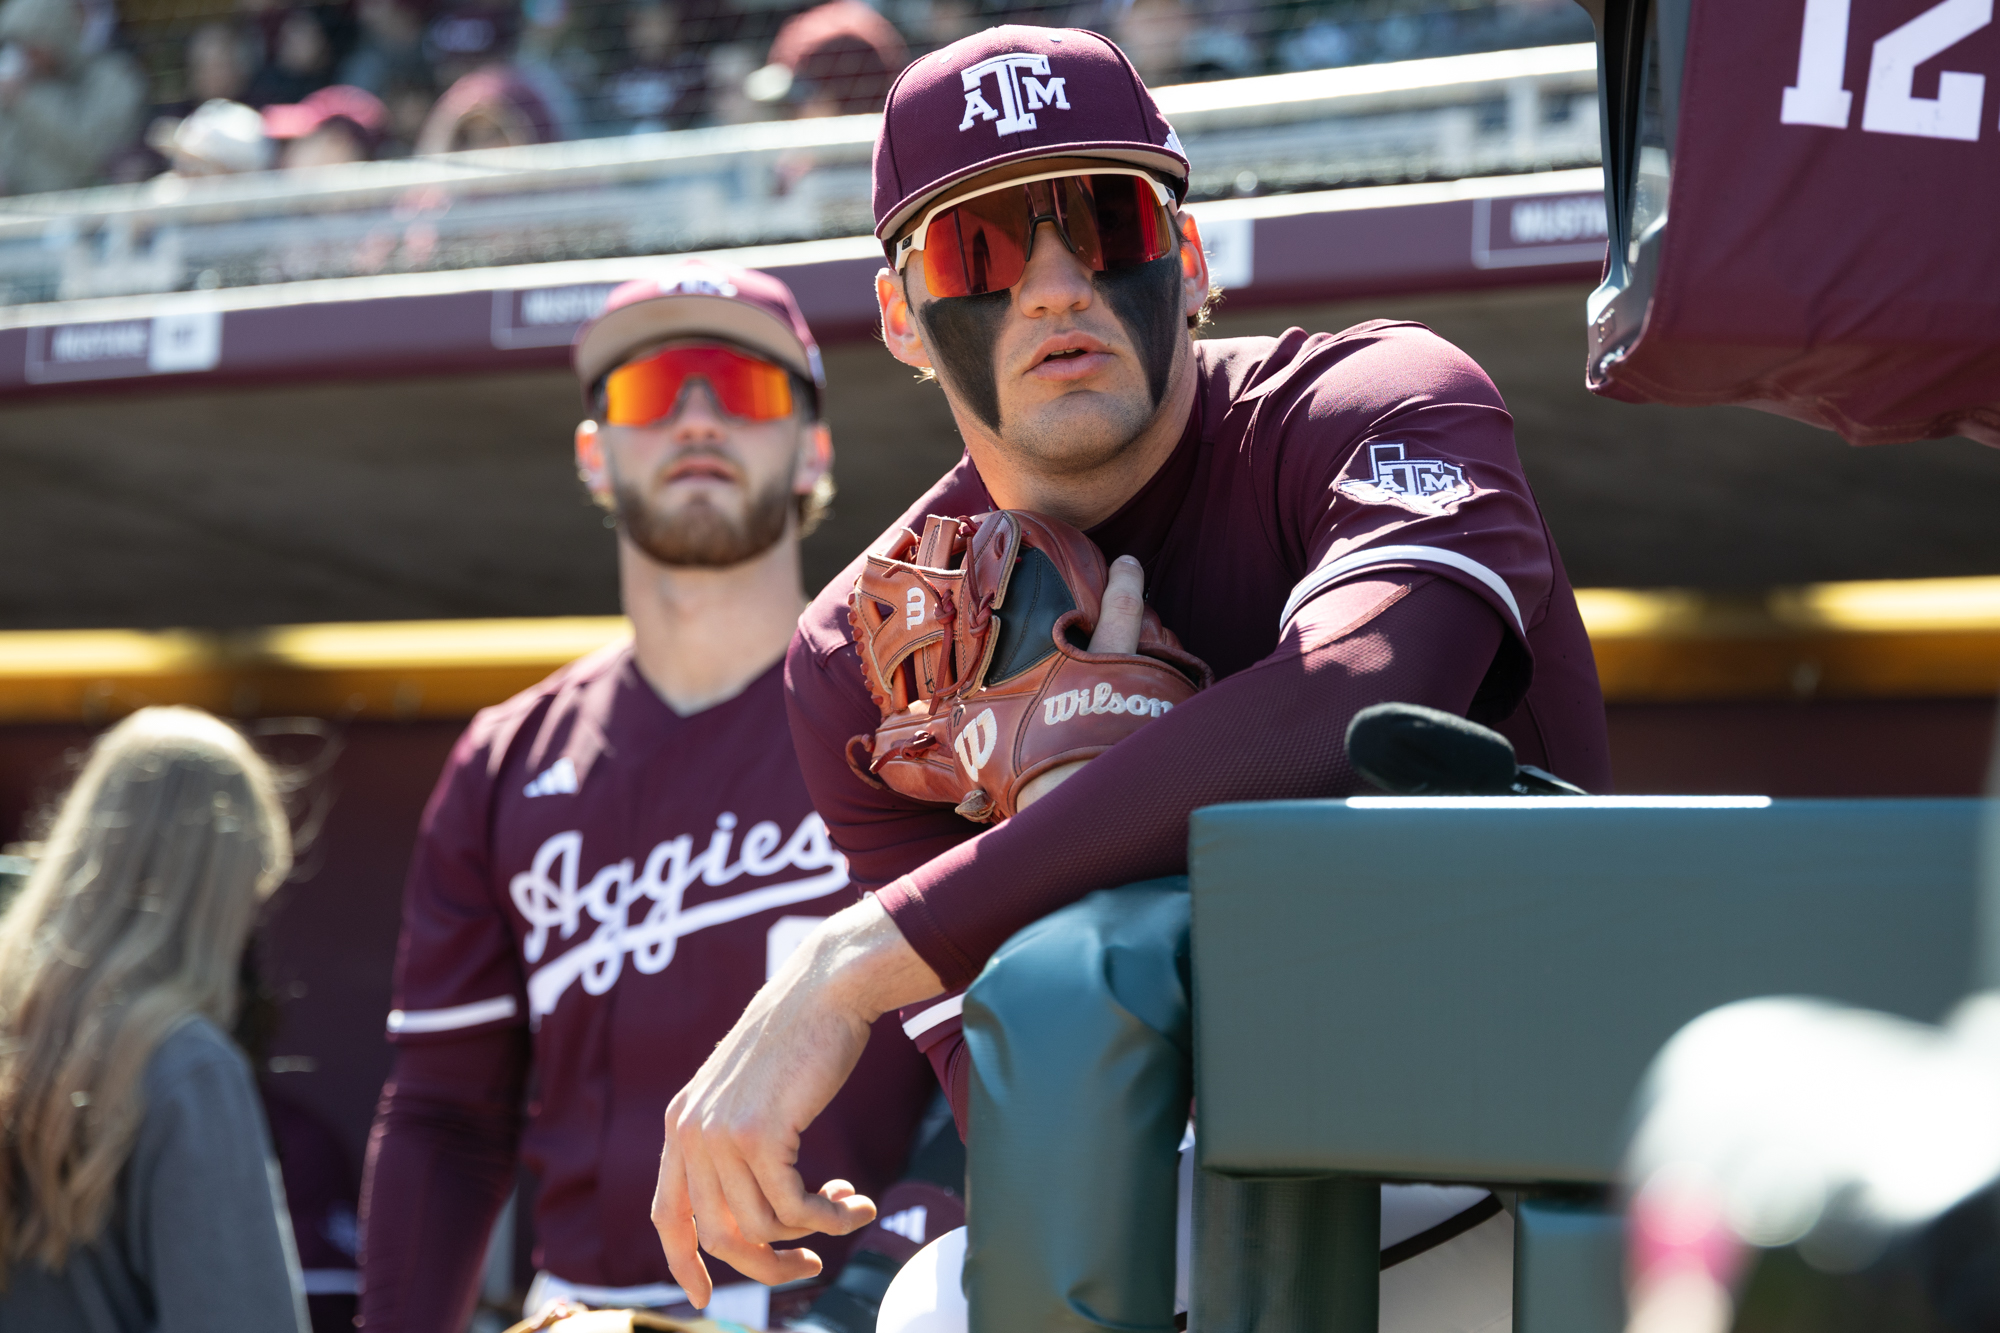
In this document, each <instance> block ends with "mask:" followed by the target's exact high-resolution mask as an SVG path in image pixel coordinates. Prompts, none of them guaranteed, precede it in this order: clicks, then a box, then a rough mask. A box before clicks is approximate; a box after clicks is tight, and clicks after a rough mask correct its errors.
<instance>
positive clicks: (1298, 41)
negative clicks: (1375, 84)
mask: <svg viewBox="0 0 2000 1333" xmlns="http://www.w3.org/2000/svg"><path fill="white" fill-rule="evenodd" d="M1357 50H1358V48H1357V44H1356V42H1355V40H1354V32H1353V28H1352V26H1351V25H1350V24H1346V23H1340V22H1337V21H1336V20H1334V19H1332V18H1328V17H1325V16H1319V17H1314V18H1309V19H1307V20H1306V21H1305V22H1304V23H1303V24H1301V25H1300V26H1299V27H1297V28H1294V29H1293V30H1292V31H1290V32H1288V33H1286V34H1285V35H1284V36H1283V37H1281V38H1279V39H1278V48H1277V57H1278V68H1279V69H1283V70H1293V71H1296V70H1302V69H1332V68H1334V67H1336V66H1339V65H1351V64H1354V63H1355V60H1356V58H1357Z"/></svg>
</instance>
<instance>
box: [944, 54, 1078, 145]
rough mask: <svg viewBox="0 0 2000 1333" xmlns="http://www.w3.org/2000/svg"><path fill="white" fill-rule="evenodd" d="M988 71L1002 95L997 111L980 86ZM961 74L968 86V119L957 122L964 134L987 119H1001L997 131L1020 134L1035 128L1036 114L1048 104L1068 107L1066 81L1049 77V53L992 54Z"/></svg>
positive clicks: (1065, 108)
mask: <svg viewBox="0 0 2000 1333" xmlns="http://www.w3.org/2000/svg"><path fill="white" fill-rule="evenodd" d="M989 74H990V75H992V76H993V82H994V85H995V90H996V91H997V92H998V94H999V97H1000V109H999V110H998V111H995V110H994V109H993V104H992V103H991V102H989V101H987V100H986V91H985V89H984V88H983V87H982V86H981V85H983V84H984V83H985V82H986V76H987V75H989ZM958 77H959V81H960V82H962V83H963V84H964V85H965V118H964V119H963V120H960V121H959V122H958V128H959V132H960V133H961V134H962V133H964V132H965V131H966V130H969V129H971V128H972V127H973V126H974V125H977V124H979V123H981V122H982V121H988V120H991V121H997V122H998V123H997V124H996V125H994V127H993V132H994V133H995V134H1019V133H1020V132H1021V131H1022V130H1032V129H1034V128H1035V113H1036V112H1037V111H1040V110H1042V109H1043V108H1045V107H1053V108H1055V109H1056V110H1058V111H1067V110H1069V98H1068V96H1067V95H1065V93H1064V92H1063V80H1061V79H1052V78H1050V77H1049V58H1048V57H1047V56H1042V55H1034V54H1031V53H1029V52H1026V51H1014V52H1010V53H1009V54H1007V55H1003V56H989V57H987V58H986V59H985V60H982V61H980V62H979V63H978V64H976V65H968V66H967V67H966V68H964V69H962V70H960V71H959V75H958Z"/></svg>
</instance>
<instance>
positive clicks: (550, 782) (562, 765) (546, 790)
mask: <svg viewBox="0 0 2000 1333" xmlns="http://www.w3.org/2000/svg"><path fill="white" fill-rule="evenodd" d="M521 794H522V795H523V796H574V795H576V765H575V764H572V763H571V762H570V761H569V756H567V755H564V756H563V757H562V758H561V759H558V760H556V761H555V762H554V763H553V764H550V765H549V766H548V767H547V768H545V769H543V770H542V773H541V776H540V777H537V778H536V779H535V780H534V781H533V782H530V783H529V784H528V785H527V786H525V787H523V788H521Z"/></svg>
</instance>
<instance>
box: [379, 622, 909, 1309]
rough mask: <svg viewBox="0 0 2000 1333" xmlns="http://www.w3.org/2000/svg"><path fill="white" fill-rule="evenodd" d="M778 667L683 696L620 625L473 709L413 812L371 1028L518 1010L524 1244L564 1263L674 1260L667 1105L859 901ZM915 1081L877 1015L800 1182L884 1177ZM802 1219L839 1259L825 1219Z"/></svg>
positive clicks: (596, 1266) (606, 1272) (890, 1029)
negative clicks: (532, 681) (703, 700)
mask: <svg viewBox="0 0 2000 1333" xmlns="http://www.w3.org/2000/svg"><path fill="white" fill-rule="evenodd" d="M780 691H781V679H780V673H779V668H778V667H776V666H773V667H772V668H771V669H770V670H769V671H767V672H765V673H764V674H763V675H762V676H760V677H758V678H757V680H756V681H755V682H753V683H752V684H751V685H750V686H749V688H747V689H745V690H744V691H743V693H741V694H739V695H737V696H736V697H735V698H733V699H730V700H728V701H726V702H724V703H720V704H717V705H715V706H714V707H712V708H707V709H704V710H702V711H701V712H699V713H695V714H693V715H692V716H688V717H681V716H679V715H677V714H676V713H675V712H674V711H673V710H672V709H670V708H669V707H667V705H666V704H665V702H664V701H662V700H661V698H660V697H659V695H658V694H657V693H655V692H654V690H653V689H652V688H651V686H649V685H648V684H647V683H646V681H645V680H644V679H643V678H642V677H641V676H640V674H639V671H638V668H637V666H636V665H635V663H634V661H633V658H632V652H631V649H630V647H629V646H619V647H614V648H608V649H605V650H603V651H601V652H598V653H594V654H592V655H591V656H589V657H586V658H584V659H583V660H581V661H579V662H576V663H573V664H572V665H571V666H569V667H566V668H564V669H563V670H562V671H559V672H557V673H556V674H555V675H554V676H551V677H550V678H549V679H548V680H546V681H544V682H543V683H541V684H540V685H537V686H535V687H534V688H533V689H531V690H528V691H526V692H525V693H523V694H520V695H517V696H516V697H515V698H513V699H510V700H509V701H507V702H506V703H504V704H501V705H499V706H498V707H495V708H489V709H487V710H485V711H484V712H482V713H480V714H479V715H478V716H477V717H476V718H474V719H473V722H472V725H471V726H470V727H469V728H468V729H467V730H466V733H465V735H464V736H463V737H462V738H461V739H460V741H459V743H458V746H457V748H456V749H454V750H453V752H452V756H451V759H450V761H449V762H448V763H447V764H446V766H445V771H444V775H443V776H442V777H441V778H440V779H439V781H438V785H437V790H436V791H435V793H433V795H432V797H431V801H430V805H429V807H428V808H427V809H426V810H425V812H424V821H423V826H422V829H421V832H420V835H419V839H418V845H417V851H416V855H415V858H414V861H413V863H412V866H411V871H410V880H409V887H408V891H407V895H406V898H405V903H404V918H403V942H402V949H401V953H400V956H399V957H398V959H397V966H396V998H395V1002H396V1008H395V1010H394V1012H392V1013H391V1014H390V1015H389V1033H390V1037H391V1039H392V1040H394V1041H397V1042H402V1043H410V1042H437V1041H450V1040H452V1039H453V1038H455V1037H463V1036H465V1035H467V1034H469V1033H473V1032H479V1031H490V1030H491V1029H492V1028H494V1027H497V1026H501V1025H507V1024H527V1025H528V1026H529V1028H530V1029H531V1030H532V1033H533V1048H534V1064H535V1079H534V1085H533V1086H534V1088H535V1090H536V1091H535V1095H534V1098H533V1102H532V1104H531V1105H530V1107H529V1111H528V1124H527V1127H526V1130H525V1133H524V1134H523V1136H522V1139H521V1147H522V1154H523V1157H524V1158H525V1160H526V1161H527V1163H528V1165H529V1166H530V1167H531V1168H532V1169H533V1170H534V1172H535V1174H536V1176H537V1177H538V1178H539V1182H540V1192H539V1195H538V1198H537V1203H536V1212H535V1228H536V1233H537V1235H538V1237H539V1240H540V1244H541V1251H540V1254H539V1256H538V1260H537V1262H539V1263H540V1264H541V1266H542V1267H544V1268H546V1269H547V1270H548V1271H549V1272H551V1273H553V1274H555V1275H556V1276H557V1277H560V1278H562V1279H564V1280H565V1281H567V1282H571V1283H577V1284H586V1285H591V1286H605V1287H631V1286H641V1285H645V1284H649V1283H656V1282H657V1283H664V1282H671V1281H672V1277H671V1275H670V1274H669V1272H668V1269H667V1263H666V1259H665V1257H664V1256H663V1255H662V1253H661V1250H660V1244H659V1240H658V1238H657V1237H656V1236H655V1235H654V1233H653V1228H652V1226H651V1225H650V1223H649V1221H648V1218H647V1214H648V1211H649V1209H650V1207H651V1201H652V1195H653V1183H654V1177H655V1175H656V1173H657V1169H658V1164H659V1154H660V1142H661V1119H660V1117H661V1113H662V1112H663V1111H664V1110H665V1109H666V1106H667V1103H668V1102H669V1101H671V1100H672V1098H673V1096H674V1094H675V1093H676V1092H678V1091H679V1090H680V1089H681V1087H682V1085H683V1084H685V1083H686V1082H687V1081H688V1080H689V1079H690V1078H692V1077H693V1075H694V1073H695V1071H696V1070H697V1069H698V1068H699V1067H700V1065H701V1062H702V1061H703V1060H704V1059H705V1058H707V1056H708V1054H709V1052H710V1051H712V1050H713V1049H714V1047H715V1043H716V1042H717V1041H719V1040H720V1039H721V1038H722V1037H723V1035H724V1034H725V1033H726V1032H727V1031H728V1030H729V1028H730V1025H731V1024H733V1023H734V1022H735V1021H736V1019H737V1017H738V1016H739V1015H740V1014H741V1013H742V1012H743V1009H744V1007H745V1005H747V1004H748V1003H749V1001H750V998H751V996H752V995H753V994H754V993H755V992H756V990H757V988H758V987H759V986H761V985H762V984H763V982H764V980H765V977H766V975H767V974H768V973H769V972H770V971H771V970H772V969H774V968H775V967H776V966H777V965H778V964H779V963H780V962H782V961H783V960H784V958H785V956H786V955H787V954H788V953H789V952H790V950H791V948H792V947H793V946H794V945H795V944H797V942H798V941H799V940H800V939H801V938H802V937H803V935H804V934H805V933H806V932H807V931H809V930H810V929H811V928H812V926H813V925H814V924H816V923H817V922H818V921H819V920H820V919H822V918H824V917H825V916H827V915H829V914H830V913H832V912H835V911H837V910H839V909H840V908H842V907H845V906H846V905H847V904H849V903H850V902H852V901H854V898H855V893H854V890H852V889H851V888H849V887H848V871H847V862H846V859H845V858H844V857H843V856H842V855H841V854H840V853H839V852H838V851H837V850H835V848H834V847H833V845H832V844H831V842H830V841H829V840H828V837H827V831H826V826H825V825H824V824H823V823H822V822H821V821H820V818H819V816H818V815H817V814H815V813H813V807H812V801H811V800H810V799H809V797H808V796H807V793H806V788H805V784H804V782H803V781H802V780H801V778H800V775H799V771H798V765H797V761H796V759H795V758H794V757H793V751H792V746H791V738H790V736H789V734H788V730H787V727H786V723H785V715H784V701H783V698H782V696H781V692H780ZM931 1095H933V1094H932V1093H931V1082H930V1076H929V1073H928V1072H927V1070H926V1069H925V1066H924V1064H923V1062H922V1060H921V1059H920V1058H919V1057H917V1056H916V1054H915V1053H914V1052H913V1051H912V1050H911V1049H910V1047H909V1044H908V1043H907V1042H906V1041H905V1040H904V1039H903V1038H902V1037H901V1035H900V1034H898V1033H897V1032H896V1031H895V1030H894V1025H893V1023H884V1024H882V1025H881V1026H880V1029H879V1030H878V1032H877V1034H876V1037H875V1039H874V1040H872V1041H871V1042H870V1043H869V1046H868V1049H867V1052H866V1054H865V1055H864V1056H863V1058H862V1061H861V1065H860V1067H859V1069H858V1070H857V1071H856V1074H855V1076H854V1077H853V1078H852V1079H850V1080H849V1081H848V1083H847V1086H846V1088H845V1089H844V1090H843V1091H842V1092H841V1094H840V1095H839V1096H838V1097H836V1098H835V1099H834V1101H833V1103H832V1104H831V1105H830V1106H828V1107H827V1109H826V1111H825V1112H824V1113H822V1114H821V1116H820V1117H819V1119H818V1120H817V1121H815V1122H814V1123H813V1125H812V1127H811V1128H810V1129H808V1130H807V1131H806V1133H805V1136H804V1141H803V1143H802V1145H801V1149H800V1157H799V1163H798V1166H799V1171H800V1174H801V1175H802V1176H803V1177H804V1178H805V1181H806V1187H807V1188H808V1189H816V1188H818V1187H819V1185H821V1184H822V1183H824V1182H825V1181H826V1180H829V1179H832V1178H835V1177H840V1178H844V1179H847V1180H850V1181H852V1182H854V1185H855V1186H856V1188H858V1189H860V1190H862V1191H864V1192H870V1191H879V1190H881V1189H883V1188H884V1187H886V1186H887V1185H889V1184H890V1183H891V1182H892V1181H894V1180H895V1178H896V1176H897V1174H898V1173H899V1172H900V1170H901V1169H902V1166H903V1162H904V1159H905V1157H906V1156H907V1155H908V1153H909V1149H910V1140H911V1136H912V1134H913V1133H914V1131H915V1129H916V1125H917V1123H918V1121H919V1119H920V1118H921V1116H922V1113H923V1110H924V1107H925V1104H926V1098H928V1097H929V1096H931ZM815 1241H816V1245H817V1246H818V1252H819V1253H820V1254H821V1255H822V1257H824V1258H826V1259H827V1260H828V1264H829V1268H830V1269H831V1268H832V1267H834V1266H835V1265H837V1263H838V1259H839V1257H840V1255H841V1254H843V1253H844V1250H845V1246H844V1243H843V1242H842V1241H839V1240H834V1241H831V1242H830V1243H829V1240H828V1238H826V1237H818V1238H815ZM712 1267H713V1268H716V1269H719V1268H720V1265H712ZM727 1277H728V1275H727V1273H726V1270H725V1271H723V1272H719V1273H718V1280H727Z"/></svg>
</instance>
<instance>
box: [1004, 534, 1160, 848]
mask: <svg viewBox="0 0 2000 1333" xmlns="http://www.w3.org/2000/svg"><path fill="white" fill-rule="evenodd" d="M1145 614H1146V571H1145V570H1143V569H1141V568H1140V567H1139V562H1138V561H1137V560H1136V559H1134V558H1133V557H1131V556H1129V555H1121V556H1119V557H1118V558H1117V559H1116V560H1114V561H1112V562H1111V569H1110V571H1109V573H1108V574H1107V576H1106V577H1105V580H1104V600H1103V601H1102V602H1101V603H1099V605H1098V612H1097V628H1096V629H1095V630H1094V631H1092V633H1091V636H1090V651H1091V652H1093V653H1136V652H1138V651H1139V622H1140V621H1141V620H1142V619H1144V617H1145ZM1089 762H1090V761H1089V760H1088V759H1079V760H1077V761H1076V762H1075V763H1073V764H1060V765H1058V766H1057V767H1055V768H1052V769H1050V770H1049V771H1048V772H1046V773H1042V774H1039V775H1037V776H1036V777H1034V778H1032V779H1031V780H1029V782H1028V783H1027V784H1026V785H1025V786H1023V787H1022V788H1021V794H1020V796H1019V797H1017V798H1016V808H1018V809H1021V810H1025V809H1027V808H1028V807H1029V806H1031V805H1033V804H1034V803H1035V802H1036V801H1039V800H1041V799H1042V798H1043V797H1044V796H1047V795H1048V794H1049V793H1050V792H1052V791H1054V790H1055V789H1056V788H1057V787H1058V786H1060V785H1061V784H1062V783H1063V781H1064V780H1065V779H1067V778H1068V777H1069V776H1070V775H1071V774H1073V773H1075V772H1076V771H1077V770H1078V769H1080V768H1082V767H1083V766H1084V765H1085V764H1087V763H1089Z"/></svg>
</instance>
